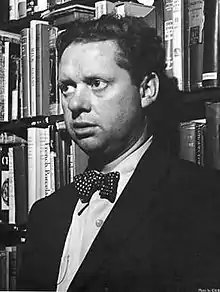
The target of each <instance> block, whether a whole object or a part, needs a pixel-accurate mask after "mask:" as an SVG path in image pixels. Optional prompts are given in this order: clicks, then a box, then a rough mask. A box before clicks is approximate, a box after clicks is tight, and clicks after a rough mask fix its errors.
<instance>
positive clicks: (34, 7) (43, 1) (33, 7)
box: [26, 0, 49, 15]
mask: <svg viewBox="0 0 220 292" xmlns="http://www.w3.org/2000/svg"><path fill="white" fill-rule="evenodd" d="M48 7H49V3H48V0H27V4H26V13H27V15H32V14H34V13H35V12H39V11H44V10H46V9H47V8H48Z"/></svg>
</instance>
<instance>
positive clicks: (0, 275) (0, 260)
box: [0, 247, 7, 291]
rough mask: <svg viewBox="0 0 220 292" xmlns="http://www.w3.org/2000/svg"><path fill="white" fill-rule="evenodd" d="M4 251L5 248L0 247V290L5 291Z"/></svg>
mask: <svg viewBox="0 0 220 292" xmlns="http://www.w3.org/2000/svg"><path fill="white" fill-rule="evenodd" d="M6 281H7V275H6V249H5V247H0V290H1V291H5V290H6Z"/></svg>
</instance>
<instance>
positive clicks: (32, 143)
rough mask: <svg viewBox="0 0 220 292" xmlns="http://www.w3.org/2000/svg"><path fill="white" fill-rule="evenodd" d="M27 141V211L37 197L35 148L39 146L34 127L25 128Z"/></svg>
mask: <svg viewBox="0 0 220 292" xmlns="http://www.w3.org/2000/svg"><path fill="white" fill-rule="evenodd" d="M27 141H28V211H30V209H31V207H32V205H33V203H34V202H35V201H36V198H37V165H38V164H39V161H38V162H37V155H36V151H37V150H36V148H37V147H39V146H38V143H37V133H36V128H34V127H33V128H28V129H27Z"/></svg>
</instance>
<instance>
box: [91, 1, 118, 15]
mask: <svg viewBox="0 0 220 292" xmlns="http://www.w3.org/2000/svg"><path fill="white" fill-rule="evenodd" d="M114 12H115V4H114V3H113V2H111V1H107V0H101V1H96V2H95V18H96V19H98V18H100V17H101V16H102V15H104V14H111V13H114Z"/></svg>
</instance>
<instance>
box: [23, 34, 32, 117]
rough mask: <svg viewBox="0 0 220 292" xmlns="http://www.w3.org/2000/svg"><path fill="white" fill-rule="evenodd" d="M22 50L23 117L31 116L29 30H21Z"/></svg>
mask: <svg viewBox="0 0 220 292" xmlns="http://www.w3.org/2000/svg"><path fill="white" fill-rule="evenodd" d="M21 47H22V48H21V50H22V58H21V65H22V67H21V68H22V69H21V72H22V93H23V99H22V110H21V111H22V112H23V117H30V116H31V67H30V28H23V29H22V30H21Z"/></svg>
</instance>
